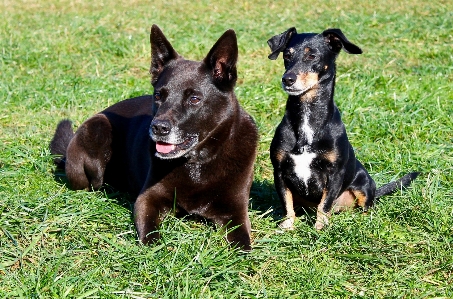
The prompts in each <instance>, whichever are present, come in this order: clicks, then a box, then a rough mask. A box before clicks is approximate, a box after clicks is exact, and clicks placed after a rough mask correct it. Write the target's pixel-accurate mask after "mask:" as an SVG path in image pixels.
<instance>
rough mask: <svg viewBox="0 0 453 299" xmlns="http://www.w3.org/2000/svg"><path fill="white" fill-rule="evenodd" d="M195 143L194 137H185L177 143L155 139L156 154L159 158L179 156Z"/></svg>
mask: <svg viewBox="0 0 453 299" xmlns="http://www.w3.org/2000/svg"><path fill="white" fill-rule="evenodd" d="M196 144H197V138H196V137H190V138H187V139H185V140H184V141H183V142H181V143H177V144H175V143H167V142H163V141H156V156H157V157H159V158H161V159H174V158H179V157H181V156H183V155H184V154H186V153H187V152H188V151H190V150H191V149H192V148H193V147H194V146H195V145H196Z"/></svg>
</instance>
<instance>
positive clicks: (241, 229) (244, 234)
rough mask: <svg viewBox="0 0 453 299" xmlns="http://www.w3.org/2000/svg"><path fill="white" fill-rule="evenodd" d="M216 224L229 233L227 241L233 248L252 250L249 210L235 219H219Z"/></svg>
mask: <svg viewBox="0 0 453 299" xmlns="http://www.w3.org/2000/svg"><path fill="white" fill-rule="evenodd" d="M215 222H216V223H217V224H218V225H220V226H222V227H223V228H224V229H226V230H227V231H228V234H227V236H226V238H227V241H228V242H229V243H230V244H231V245H232V246H237V247H239V248H241V249H242V250H247V251H249V250H251V249H252V248H251V246H250V231H251V225H250V219H249V217H248V214H247V209H245V211H244V212H243V213H241V214H239V215H235V217H234V218H229V219H227V218H220V217H219V218H217V219H216V220H215Z"/></svg>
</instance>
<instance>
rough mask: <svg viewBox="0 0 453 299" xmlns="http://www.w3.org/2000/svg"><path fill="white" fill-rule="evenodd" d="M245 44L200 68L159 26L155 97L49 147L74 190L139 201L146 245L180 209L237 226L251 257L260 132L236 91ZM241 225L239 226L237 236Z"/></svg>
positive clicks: (227, 40)
mask: <svg viewBox="0 0 453 299" xmlns="http://www.w3.org/2000/svg"><path fill="white" fill-rule="evenodd" d="M237 59H238V47H237V40H236V34H235V33H234V31H233V30H228V31H226V32H225V33H224V34H223V35H222V36H221V37H220V39H219V40H218V41H217V42H216V44H215V45H214V46H213V47H212V49H211V50H210V51H209V53H208V55H207V56H206V58H205V59H204V60H202V61H201V62H197V61H190V60H186V59H184V58H183V57H181V56H180V55H179V54H178V53H177V52H176V51H175V50H174V49H173V47H172V46H171V44H170V42H169V41H168V40H167V39H166V37H165V36H164V34H163V33H162V31H161V30H160V29H159V28H158V27H157V26H156V25H153V27H152V28H151V68H150V73H151V82H152V85H153V87H154V95H152V96H141V97H137V98H132V99H127V100H124V101H121V102H119V103H117V104H115V105H113V106H110V107H108V108H107V109H105V110H104V111H102V112H100V113H98V114H96V115H94V116H93V117H91V118H90V119H88V120H87V121H85V122H84V123H83V124H82V125H81V126H80V127H79V129H78V130H77V131H76V132H75V133H73V131H72V127H71V123H70V122H69V121H67V120H66V121H63V122H61V123H60V124H59V125H58V127H57V130H56V132H55V136H54V138H53V140H52V142H51V145H50V149H51V153H52V154H54V155H61V156H63V158H56V161H55V162H56V163H57V164H58V165H59V166H60V167H64V169H65V172H66V175H67V178H68V180H69V183H70V185H71V187H72V188H73V189H86V190H88V189H99V188H100V187H101V186H102V185H103V184H104V183H107V184H109V185H111V186H113V187H115V188H117V189H119V190H123V191H127V192H129V193H130V194H132V195H133V196H136V197H137V199H136V201H135V204H134V219H135V227H136V229H137V233H138V237H139V238H140V240H141V241H142V242H143V243H144V244H148V243H150V242H153V241H155V240H156V239H158V238H159V232H158V226H159V223H160V222H161V221H162V218H163V217H164V216H165V214H167V213H168V212H169V211H171V210H172V209H174V208H175V209H176V212H178V213H180V214H195V215H200V216H202V217H204V218H206V219H210V220H212V221H213V222H215V223H217V224H218V225H220V226H222V227H225V228H226V229H228V231H229V232H228V235H227V239H228V241H229V242H231V243H232V244H233V245H237V246H239V247H241V248H242V249H244V250H250V248H251V247H250V220H249V217H248V202H249V193H250V187H251V185H252V182H253V164H254V161H255V156H256V148H257V142H258V132H257V128H256V126H255V123H254V121H253V120H252V118H251V117H250V115H248V114H247V113H246V112H245V111H244V110H243V109H242V108H241V107H240V106H239V103H238V101H237V99H236V96H235V94H234V86H235V84H236V79H237V71H236V62H237ZM233 228H234V229H233Z"/></svg>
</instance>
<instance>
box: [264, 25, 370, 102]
mask: <svg viewBox="0 0 453 299" xmlns="http://www.w3.org/2000/svg"><path fill="white" fill-rule="evenodd" d="M267 43H268V45H269V47H270V48H271V51H272V53H271V54H270V55H269V59H272V60H275V59H277V57H278V55H279V54H280V52H283V60H284V64H285V69H286V71H285V73H284V74H283V76H282V86H283V89H284V90H285V91H286V92H287V93H288V94H289V95H294V96H300V95H302V94H304V93H305V92H307V91H309V90H311V89H312V88H314V87H315V86H317V85H318V83H319V82H320V81H321V80H325V79H327V78H331V77H332V76H334V75H335V59H336V58H337V56H338V54H339V53H340V50H341V49H343V50H344V51H346V52H347V53H349V54H361V53H362V50H361V49H360V48H359V47H358V46H356V45H354V44H353V43H351V42H350V41H349V40H348V39H347V38H346V36H344V34H343V32H341V30H340V29H327V30H325V31H324V32H322V33H321V34H317V33H302V34H298V33H297V32H296V28H294V27H292V28H289V29H288V30H286V31H285V32H283V33H281V34H278V35H276V36H273V37H272V38H270V39H269V40H268V41H267Z"/></svg>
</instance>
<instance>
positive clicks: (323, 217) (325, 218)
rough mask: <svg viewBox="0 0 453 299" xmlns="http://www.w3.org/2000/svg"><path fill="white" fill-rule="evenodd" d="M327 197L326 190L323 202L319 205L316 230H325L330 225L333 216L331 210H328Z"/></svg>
mask: <svg viewBox="0 0 453 299" xmlns="http://www.w3.org/2000/svg"><path fill="white" fill-rule="evenodd" d="M326 197H327V191H326V190H325V189H324V191H323V193H322V198H321V202H320V203H319V205H318V209H317V211H316V223H315V228H316V229H317V230H321V229H323V228H324V226H325V225H328V224H329V218H330V216H331V211H330V209H326V208H325V206H326Z"/></svg>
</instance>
